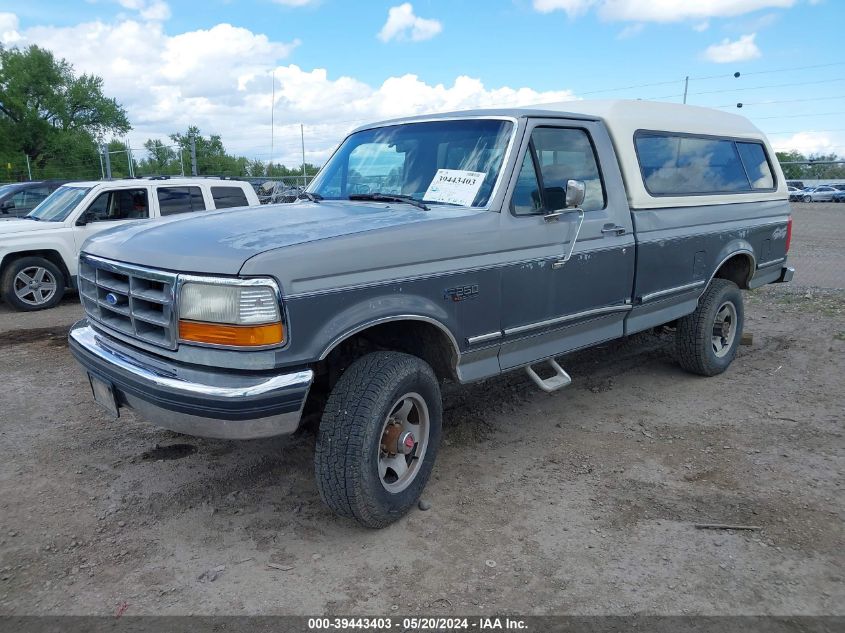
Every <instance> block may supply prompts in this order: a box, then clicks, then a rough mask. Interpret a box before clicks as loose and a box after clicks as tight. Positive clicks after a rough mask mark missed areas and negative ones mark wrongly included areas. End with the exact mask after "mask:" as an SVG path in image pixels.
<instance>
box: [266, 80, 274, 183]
mask: <svg viewBox="0 0 845 633" xmlns="http://www.w3.org/2000/svg"><path fill="white" fill-rule="evenodd" d="M275 117H276V69H275V68H273V98H272V99H271V101H270V162H269V163H267V175H268V176H269V175H270V169H271V167H272V166H273V141H274V140H275V133H276V127H275Z"/></svg>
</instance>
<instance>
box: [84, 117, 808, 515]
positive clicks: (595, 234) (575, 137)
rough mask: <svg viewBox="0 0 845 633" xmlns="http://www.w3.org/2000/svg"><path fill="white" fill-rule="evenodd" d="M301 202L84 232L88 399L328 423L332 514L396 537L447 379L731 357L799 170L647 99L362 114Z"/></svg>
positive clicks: (214, 433) (165, 411) (254, 421)
mask: <svg viewBox="0 0 845 633" xmlns="http://www.w3.org/2000/svg"><path fill="white" fill-rule="evenodd" d="M301 198H302V199H301V200H300V201H298V202H297V203H295V204H292V205H282V206H279V207H277V208H276V211H275V213H274V212H272V209H271V210H269V211H268V209H267V208H262V209H243V210H236V211H225V212H222V213H217V212H211V213H206V214H203V215H201V216H198V217H185V216H179V217H174V218H173V219H171V220H170V221H164V222H161V223H156V224H149V223H141V224H134V225H131V226H127V227H125V228H121V229H117V230H114V231H109V232H106V233H102V234H99V235H97V236H95V237H92V238H91V239H90V240H88V242H86V244H85V246H84V247H83V252H82V254H81V256H80V263H79V289H80V296H81V300H82V303H83V304H84V307H85V311H86V314H87V318H85V319H83V320H82V321H80V322H79V323H77V324H75V325H74V326H73V328H72V329H71V331H70V335H69V340H70V347H71V350H72V351H73V353H74V355H75V356H76V358H77V359H78V360H79V362H80V363H81V364H82V365H83V366H84V368H85V370H86V371H87V373H88V376H89V379H90V383H91V388H92V391H93V395H94V398H95V400H96V401H97V402H99V403H100V404H102V405H103V406H104V407H105V408H106V409H108V410H109V411H110V412H111V413H112V415H114V416H118V415H119V413H120V411H121V409H123V408H124V407H130V408H132V409H134V410H135V411H136V412H137V413H138V414H139V415H141V416H142V417H144V418H146V419H147V420H149V421H150V422H152V423H154V424H157V425H160V426H163V427H166V428H168V429H172V430H175V431H178V432H181V433H187V434H191V435H197V436H204V437H217V438H231V439H246V438H261V437H268V436H273V435H279V434H285V433H292V432H294V431H295V430H296V429H297V428H298V427H299V426H300V422H301V420H302V419H303V418H304V417H309V418H310V417H314V418H315V419H317V418H318V417H319V420H320V422H319V432H318V436H317V445H316V456H315V470H316V477H317V482H318V488H319V491H320V494H321V496H322V498H323V500H324V501H325V502H326V503H327V504H328V506H329V507H330V508H331V509H332V510H334V511H335V512H336V513H338V514H340V515H342V516H346V517H351V518H354V519H356V520H357V521H358V522H360V523H361V524H363V525H366V526H370V527H382V526H385V525H387V524H389V523H390V522H392V521H394V520H396V519H397V518H399V517H401V516H402V515H403V514H404V513H405V512H406V511H407V510H408V509H409V508H410V507H411V506H412V505H413V504H414V503H415V502H416V501H417V500H418V498H419V496H420V494H421V492H422V490H423V487H424V486H425V484H426V482H427V480H428V478H429V475H430V474H431V470H432V467H433V464H434V460H435V457H436V455H437V450H438V445H439V443H440V436H441V419H442V415H443V409H442V404H441V395H440V385H441V383H442V381H445V380H452V381H456V382H458V383H469V382H473V381H477V380H482V379H485V378H489V377H491V376H496V375H498V374H501V373H503V372H507V371H511V370H516V369H523V370H525V371H527V372H528V375H529V376H531V378H532V380H534V382H536V384H537V386H538V387H539V388H541V389H544V390H546V391H554V390H556V389H559V388H561V387H564V386H566V385H567V384H569V382H570V378H569V376H568V375H567V374H566V372H565V371H564V370H563V369H562V368H561V366H560V365H559V364H558V362H557V361H556V360H555V358H560V357H561V356H564V355H565V354H567V353H568V352H571V351H573V350H577V349H582V348H585V347H589V346H591V345H596V344H598V343H602V342H603V341H608V340H610V339H615V338H620V337H624V336H627V335H630V334H632V333H635V332H639V331H643V330H646V329H648V328H654V327H658V326H664V325H668V326H670V327H672V328H674V330H675V336H676V341H677V345H676V348H677V357H678V360H679V363H680V365H681V367H683V368H684V369H686V370H688V371H691V372H694V373H697V374H701V375H704V376H712V375H715V374H718V373H720V372H723V371H724V370H725V369H727V367H728V366H729V365H730V364H731V361H732V360H733V359H734V356H735V354H736V350H737V346H738V344H739V341H740V337H741V334H742V326H743V299H742V293H741V290H742V289H752V288H756V287H759V286H761V285H763V284H768V283H773V282H784V281H789V280H790V279H791V277H792V274H793V271H792V269H791V268H789V267H787V266H786V258H787V250H788V249H789V241H790V234H791V226H792V225H791V217H790V206H789V203H788V201H787V188H786V182H785V180H784V178H783V174H782V173H781V170H780V168H779V166H778V163H777V162H776V160H775V159H774V152H773V151H772V149H771V147H770V146H769V144H768V142H767V141H766V139H765V137H764V135H763V134H762V133H761V132H760V131H759V130H757V129H756V128H755V127H754V126H753V125H751V123H749V122H748V121H747V120H746V119H744V118H742V117H740V116H737V115H733V114H727V113H722V112H718V111H714V110H708V109H704V108H695V107H690V106H680V105H672V104H664V103H649V102H641V101H628V102H625V101H616V102H592V103H590V102H573V103H566V104H558V105H550V106H545V107H543V108H538V109H507V110H485V111H472V112H457V113H450V114H443V115H436V116H425V117H414V118H407V119H401V120H395V121H387V122H383V123H377V124H373V125H368V126H364V127H362V128H359V129H357V130H355V131H354V132H352V133H351V134H350V135H349V136H348V137H347V138H346V139H345V140H344V141H343V143H341V145H340V146H339V148H338V149H337V150H336V151H335V152H334V154H333V155H332V156H331V158H330V159H329V160H328V162H327V163H326V165H325V166H324V167H323V169H322V170H321V171H320V173H319V175H318V176H317V178H316V179H315V180H314V182H313V183H312V184H311V185H310V186H309V187H308V189H307V190H306V191H305V192H304V193H303V194H302V196H301Z"/></svg>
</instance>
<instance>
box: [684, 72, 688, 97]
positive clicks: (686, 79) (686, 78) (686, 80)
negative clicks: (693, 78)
mask: <svg viewBox="0 0 845 633" xmlns="http://www.w3.org/2000/svg"><path fill="white" fill-rule="evenodd" d="M688 88H689V75H687V76H686V77H684V103H686V102H687V89H688Z"/></svg>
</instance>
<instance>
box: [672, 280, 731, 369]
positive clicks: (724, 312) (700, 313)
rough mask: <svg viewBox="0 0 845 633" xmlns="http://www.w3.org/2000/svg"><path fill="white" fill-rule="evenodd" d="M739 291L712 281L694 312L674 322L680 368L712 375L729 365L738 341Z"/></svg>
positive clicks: (724, 282) (723, 282)
mask: <svg viewBox="0 0 845 633" xmlns="http://www.w3.org/2000/svg"><path fill="white" fill-rule="evenodd" d="M744 320H745V312H744V309H743V305H742V292H741V291H740V289H739V287H737V285H736V284H735V283H734V282H732V281H728V280H727V279H713V281H711V282H710V285H709V286H708V287H707V290H705V291H704V294H703V295H702V296H701V299H699V301H698V308H696V310H695V312H693V313H692V314H690V315H687V316H685V317H684V318H682V319H679V320H678V327H677V329H676V330H675V349H676V353H677V357H678V362H679V363H680V365H681V367H683V368H684V369H686V370H687V371H689V372H692V373H694V374H699V375H701V376H715V375H716V374H721V373H722V372H723V371H725V370H726V369H727V368H728V367H729V366H730V364H731V362H733V359H734V357H735V356H736V352H737V348H738V347H739V343H740V340H741V339H742V327H743V323H744Z"/></svg>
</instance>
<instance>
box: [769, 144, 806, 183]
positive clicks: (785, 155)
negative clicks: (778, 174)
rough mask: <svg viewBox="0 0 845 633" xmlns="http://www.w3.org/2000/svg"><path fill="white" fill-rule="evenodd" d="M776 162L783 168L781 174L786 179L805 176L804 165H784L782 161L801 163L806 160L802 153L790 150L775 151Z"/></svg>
mask: <svg viewBox="0 0 845 633" xmlns="http://www.w3.org/2000/svg"><path fill="white" fill-rule="evenodd" d="M775 155H776V156H777V159H778V162H779V163H780V164H781V169H783V175H784V177H785V178H786V179H787V180H801V179H802V178H807V177H808V176H807V173H806V165H800V164H797V165H796V164H792V165H784V163H801V162H804V161H806V160H807V158H806V157H805V156H804V154H802V153H800V152H797V151H795V150H792V151H790V152H776V153H775Z"/></svg>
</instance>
